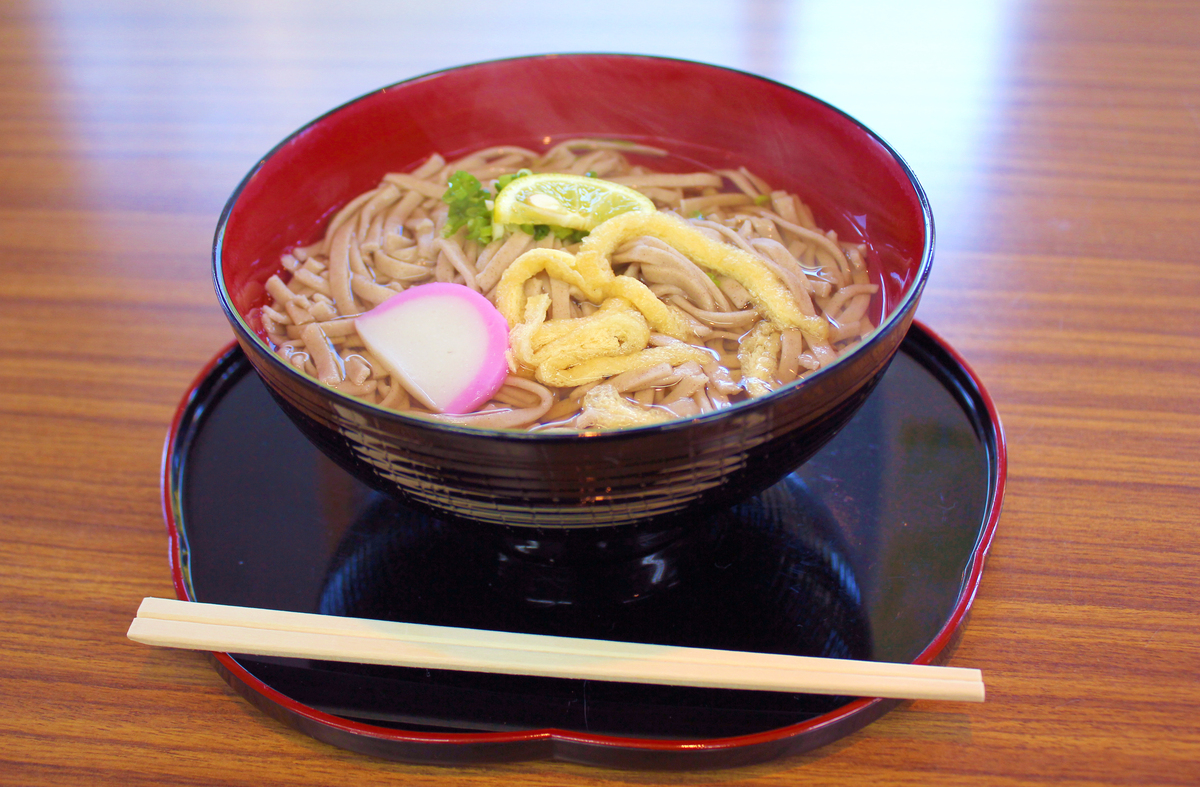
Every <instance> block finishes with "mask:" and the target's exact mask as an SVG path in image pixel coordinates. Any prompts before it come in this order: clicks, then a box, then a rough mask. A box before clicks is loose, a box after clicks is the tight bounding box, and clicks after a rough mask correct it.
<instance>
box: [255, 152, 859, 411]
mask: <svg viewBox="0 0 1200 787" xmlns="http://www.w3.org/2000/svg"><path fill="white" fill-rule="evenodd" d="M625 154H639V155H645V156H662V155H665V153H664V151H661V150H658V149H656V148H649V147H643V146H638V145H631V144H628V143H621V142H612V141H607V140H588V139H581V140H571V141H568V142H563V143H561V144H558V145H556V146H554V147H553V148H551V149H550V150H548V151H547V152H545V153H544V154H539V153H536V152H534V151H531V150H526V149H524V148H517V147H495V148H488V149H486V150H481V151H477V152H475V153H472V154H470V155H468V156H465V157H463V158H461V159H459V160H457V161H452V162H447V161H445V160H444V159H443V158H442V157H441V156H439V155H437V154H434V155H433V156H431V157H430V158H429V159H428V160H427V161H425V162H424V163H423V164H422V165H421V166H419V167H418V168H417V169H416V170H415V171H413V172H410V173H391V174H388V175H386V176H385V177H384V178H383V180H382V182H381V183H380V184H379V186H377V187H376V188H374V189H372V190H370V191H368V192H365V193H363V194H361V195H359V196H358V197H356V198H354V199H353V200H351V201H350V202H349V203H348V204H347V205H346V206H345V207H344V208H342V209H341V210H340V211H338V213H337V214H336V215H335V216H334V218H333V219H332V220H331V221H330V223H329V225H328V227H327V230H326V232H325V236H324V237H323V238H322V239H321V240H320V241H318V242H317V243H315V244H313V245H311V246H307V247H297V248H295V249H293V250H292V252H290V253H288V254H285V255H284V256H283V259H282V263H283V267H284V268H285V269H286V270H287V271H288V273H290V276H288V278H287V280H286V281H285V280H284V279H283V278H281V277H280V276H272V277H271V278H270V279H269V280H268V281H267V283H266V289H267V292H268V294H269V295H270V297H271V302H270V303H269V304H268V305H266V306H264V307H263V308H262V309H261V311H260V319H261V322H262V325H263V328H264V330H265V331H266V334H267V338H268V340H269V341H270V342H271V344H272V345H273V347H274V348H275V350H276V352H277V353H278V354H279V355H280V356H281V357H282V358H283V359H285V360H286V361H288V362H289V363H291V364H292V365H293V366H294V367H295V368H296V369H298V370H300V371H302V372H304V373H305V374H308V375H310V376H312V377H315V378H316V379H318V380H320V381H321V382H323V383H325V384H327V385H330V386H332V387H334V388H336V389H338V390H340V391H342V392H344V393H347V394H350V395H352V396H357V397H360V398H362V399H364V400H365V401H367V402H371V403H373V404H379V405H381V406H383V407H386V408H390V409H394V410H402V411H410V412H416V413H422V414H424V415H426V416H428V417H431V418H435V419H438V420H442V421H445V422H450V423H457V424H465V425H471V426H478V427H483V428H496V429H552V428H553V429H596V428H601V429H604V428H619V427H622V426H632V425H637V424H640V423H651V422H654V421H657V420H663V419H666V418H674V417H686V416H689V415H695V414H698V413H706V412H711V411H713V410H719V409H721V408H724V407H728V406H730V405H731V404H733V403H735V402H737V401H740V400H742V399H745V398H747V397H749V396H757V395H761V394H763V393H767V392H769V391H771V390H774V389H776V388H778V387H780V386H782V385H786V384H787V383H790V382H792V381H794V380H797V379H800V378H803V377H804V376H806V375H808V374H811V373H812V372H813V371H815V370H817V369H820V368H822V367H824V366H826V365H828V364H830V363H833V362H834V361H835V360H837V358H838V356H839V355H840V354H841V353H843V352H844V351H845V350H846V349H847V348H848V347H850V346H851V345H853V344H854V343H856V342H857V341H859V340H860V339H861V338H862V337H863V336H864V335H866V334H867V333H868V332H870V331H871V330H873V329H874V325H873V324H872V323H871V320H870V317H869V304H870V299H871V296H872V295H873V294H874V293H875V292H876V291H877V289H878V287H877V285H873V284H871V283H870V281H869V278H868V275H867V269H866V265H865V262H864V259H863V258H864V254H865V250H864V248H863V247H862V246H860V245H857V244H847V243H840V242H838V240H837V238H836V235H834V233H832V232H825V231H823V230H821V229H820V228H818V227H817V226H816V224H815V222H814V221H813V214H812V211H811V210H810V209H809V208H808V206H806V205H805V204H804V203H803V202H801V201H800V200H799V199H798V198H797V197H796V196H795V195H792V194H789V193H786V192H783V191H775V190H771V189H770V187H769V186H768V185H767V184H766V183H765V182H763V181H762V180H761V179H760V178H758V177H757V176H755V175H753V174H752V173H750V172H749V171H747V170H746V169H745V168H742V169H740V170H721V171H718V172H697V173H682V174H671V173H661V172H657V171H654V170H651V169H648V168H645V167H642V166H636V165H631V164H630V163H629V161H628V160H627V159H626V157H625ZM522 168H525V169H529V170H531V171H533V172H557V173H573V174H584V173H589V172H590V173H594V174H595V176H597V177H600V178H604V179H608V180H612V181H615V182H617V183H622V184H625V185H629V186H631V187H633V188H636V189H638V190H639V191H641V192H642V193H643V194H645V195H646V196H648V197H650V198H651V199H652V200H654V202H655V204H656V206H657V207H658V208H659V210H660V211H665V212H670V213H673V214H676V215H678V216H680V217H684V218H687V220H688V221H689V222H690V224H691V225H692V226H693V227H695V228H696V229H698V230H699V231H700V232H702V233H704V234H705V235H706V236H708V237H709V238H711V239H712V240H715V241H719V242H720V243H724V244H730V245H732V246H734V247H736V248H739V249H741V250H743V251H745V252H748V253H749V254H752V255H754V256H755V257H756V258H757V259H758V260H760V261H761V263H762V265H764V266H765V267H766V269H768V270H769V271H770V272H771V273H772V274H773V276H774V277H775V278H777V279H778V280H779V282H781V283H782V284H783V286H784V287H785V288H786V290H787V292H788V293H790V296H791V297H792V298H793V299H794V301H795V308H798V309H799V310H800V312H802V313H803V314H804V315H808V316H813V315H816V316H818V317H820V318H823V319H824V320H825V321H826V322H827V324H828V327H829V330H828V339H817V338H814V337H812V336H810V335H808V334H807V333H804V332H802V331H801V330H798V329H795V328H787V329H783V330H780V329H779V328H777V327H775V326H773V325H772V323H771V322H770V321H769V320H766V319H764V318H763V316H762V315H761V314H760V308H759V306H758V305H756V303H755V302H754V300H753V299H752V298H751V296H750V294H749V293H748V291H747V289H746V287H744V286H742V284H741V283H739V282H738V281H737V280H735V279H733V278H730V277H728V276H723V275H711V274H710V273H709V272H707V271H705V270H704V269H703V268H701V267H700V266H698V265H697V264H696V263H695V262H693V261H692V260H690V259H688V257H686V256H685V255H684V254H682V253H680V252H679V251H677V250H676V249H675V248H673V247H672V246H671V245H670V244H669V243H665V242H663V241H662V240H659V239H657V238H653V237H641V238H636V239H634V240H632V241H630V242H627V243H624V244H623V245H621V246H620V247H619V248H618V249H616V251H615V253H614V254H613V255H612V257H611V264H612V267H613V270H614V272H616V273H618V274H625V275H629V276H634V277H636V278H638V279H639V280H640V281H641V282H643V283H644V284H645V285H647V286H648V287H649V289H650V291H651V292H652V293H653V294H654V295H656V296H658V298H659V299H660V300H661V301H663V302H664V303H665V304H666V305H667V308H668V310H669V311H670V312H671V313H672V314H677V315H679V316H680V317H682V318H683V320H684V324H686V326H687V328H688V330H689V331H690V332H691V337H690V343H691V344H693V345H695V346H697V347H701V348H704V349H705V351H706V355H705V357H706V358H708V357H711V359H710V360H706V361H705V362H703V363H699V362H697V360H695V359H694V358H688V359H685V360H682V361H681V362H677V363H670V362H656V363H648V364H647V365H645V366H643V367H641V368H635V369H630V370H624V371H621V372H620V373H618V374H615V375H613V376H611V377H608V378H607V379H604V380H596V381H591V382H587V383H585V384H583V385H580V386H576V387H573V388H555V387H551V386H547V385H543V384H542V383H539V382H538V381H537V380H536V379H534V375H533V373H532V371H531V370H530V369H529V368H526V367H524V366H523V365H521V364H518V363H515V362H511V361H510V362H511V365H512V366H513V367H514V368H512V369H511V371H510V374H509V376H508V378H507V379H506V381H505V383H504V385H503V386H502V387H501V389H500V391H499V392H498V393H497V394H496V395H495V396H494V397H493V399H492V401H490V402H488V403H487V404H485V405H484V406H483V407H482V408H480V409H479V410H478V411H477V412H476V413H472V414H467V415H445V414H437V413H429V412H428V411H426V410H424V409H423V408H422V406H421V405H420V404H419V403H418V402H417V401H415V400H414V399H413V397H411V396H409V394H408V392H407V391H405V390H404V388H403V386H401V385H399V384H398V383H397V382H396V381H395V380H393V379H392V376H391V375H390V374H389V373H388V370H387V369H386V368H385V367H384V366H383V365H382V364H381V363H379V361H378V360H377V359H376V358H374V357H373V356H372V355H371V353H370V352H369V351H368V350H367V349H366V348H365V347H364V345H363V342H362V341H361V340H360V339H359V338H358V335H357V333H356V331H355V328H354V321H353V318H354V317H355V316H357V315H359V314H361V313H363V312H366V311H368V310H369V309H371V308H372V307H373V306H375V305H377V304H379V303H382V302H383V301H384V300H385V299H387V298H389V297H390V296H392V295H394V294H395V293H397V292H401V291H403V290H404V289H405V288H407V287H412V286H415V285H418V284H424V283H428V282H434V281H444V282H456V283H459V284H463V285H465V286H467V287H470V288H472V289H474V290H476V291H477V292H481V293H483V294H484V295H485V296H487V297H488V298H489V299H491V300H492V301H493V303H495V302H496V291H497V289H498V286H497V285H498V284H499V282H500V280H501V277H502V276H503V274H504V271H505V270H506V269H508V267H509V266H510V265H512V263H513V262H514V261H515V260H516V259H517V258H518V257H520V256H521V255H522V254H523V253H524V252H526V251H529V250H531V249H537V248H540V249H556V250H564V251H566V252H568V253H575V252H576V251H577V249H578V244H576V245H574V246H564V245H563V242H562V241H560V240H559V239H557V238H556V237H555V236H554V235H553V234H550V235H547V236H546V237H545V238H542V239H540V240H534V238H533V237H531V236H529V235H527V234H525V233H524V232H521V231H520V230H517V231H515V232H513V233H511V234H509V235H507V236H505V237H503V238H500V239H497V240H495V241H493V242H491V243H489V244H487V245H481V244H480V243H478V242H476V241H474V240H467V239H466V237H465V232H466V231H465V229H464V230H460V231H459V232H458V233H457V234H455V235H453V236H451V237H449V238H444V237H442V228H443V227H444V226H445V224H446V220H447V213H448V208H447V206H446V205H445V203H443V202H442V200H441V196H442V194H443V193H444V192H445V189H446V184H447V181H448V179H449V177H450V175H452V174H453V173H454V172H455V171H458V170H465V171H467V172H470V173H471V174H472V175H474V176H475V177H476V178H478V179H479V180H480V181H481V182H483V183H484V184H486V185H487V186H488V187H489V188H492V189H494V186H493V181H494V180H495V179H496V178H498V177H500V176H501V175H504V174H508V173H514V172H516V171H518V170H520V169H522ZM726 183H728V184H732V189H728V188H726ZM539 293H545V294H546V295H547V296H549V300H550V305H549V309H548V314H547V319H548V320H562V319H566V318H580V317H587V316H589V315H593V314H596V313H597V312H598V311H600V304H598V303H592V302H590V301H588V300H587V299H586V297H584V294H583V293H582V292H580V291H579V290H578V289H577V288H575V287H574V286H573V285H569V284H567V283H566V282H563V281H560V280H559V279H557V278H552V277H550V276H548V275H547V274H546V272H544V271H543V272H542V273H540V274H538V275H537V276H535V277H534V278H532V279H530V280H529V281H527V282H526V283H525V296H526V297H533V296H535V295H537V294H539ZM659 308H661V307H659ZM806 319H807V318H806ZM673 344H678V342H677V340H676V339H674V338H672V337H669V336H665V335H662V334H658V333H652V334H651V336H650V340H649V346H650V347H651V348H653V347H659V348H669V347H670V346H671V345H673ZM651 356H653V354H652V353H648V354H647V357H651ZM655 357H662V358H669V357H671V354H670V353H669V352H666V351H664V354H663V355H660V356H655Z"/></svg>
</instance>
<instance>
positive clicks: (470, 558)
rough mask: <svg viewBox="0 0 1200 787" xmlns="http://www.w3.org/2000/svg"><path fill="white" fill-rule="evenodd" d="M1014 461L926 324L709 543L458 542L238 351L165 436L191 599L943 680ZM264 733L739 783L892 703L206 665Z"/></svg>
mask: <svg viewBox="0 0 1200 787" xmlns="http://www.w3.org/2000/svg"><path fill="white" fill-rule="evenodd" d="M1004 479H1005V447H1004V438H1003V433H1002V431H1001V427H1000V422H999V419H998V417H997V415H996V412H995V409H994V407H993V404H992V402H991V399H990V398H989V397H988V395H987V393H986V391H984V389H983V387H982V386H981V385H980V383H979V381H978V379H977V378H975V376H974V375H973V374H972V373H971V371H970V370H969V369H968V368H967V366H966V365H965V363H964V362H963V361H962V359H961V358H960V357H959V356H958V355H957V354H956V353H955V352H954V351H953V350H952V349H951V348H949V346H947V345H946V344H945V343H944V342H943V341H941V340H940V339H938V338H937V337H936V336H934V335H933V334H932V333H931V332H930V331H929V330H928V329H927V328H925V327H924V326H921V325H920V324H914V326H913V328H912V330H911V331H910V332H909V335H908V337H907V338H906V339H905V342H904V345H903V347H902V348H901V352H900V353H899V354H898V355H897V356H896V359H895V361H894V362H893V364H892V366H891V368H890V369H889V370H888V372H887V374H886V376H885V377H884V379H883V380H882V382H881V383H880V384H879V387H878V388H877V390H876V392H875V393H873V394H872V396H871V398H870V400H869V401H868V402H867V404H866V405H865V406H864V407H863V409H862V410H861V411H860V412H859V413H858V414H857V415H856V416H855V418H854V419H853V420H852V421H851V423H850V424H849V425H848V426H847V427H846V428H845V430H843V432H842V433H841V434H839V435H838V437H837V438H835V439H834V441H833V442H832V443H830V444H829V445H828V446H826V447H825V449H823V450H822V451H821V452H820V453H819V454H817V455H816V457H814V458H813V459H811V460H810V461H809V462H807V463H806V464H805V465H804V466H803V467H801V468H800V469H799V470H798V471H796V472H794V473H793V474H791V475H789V476H787V477H786V478H785V479H784V480H783V481H781V482H780V483H779V484H777V485H776V486H774V487H772V488H771V489H769V490H767V491H766V492H764V493H762V494H761V495H758V496H757V497H754V498H752V499H750V500H748V501H746V502H744V503H742V504H739V505H738V506H735V507H733V508H731V509H728V510H724V511H716V512H713V513H712V514H711V516H709V517H708V518H706V519H704V520H697V521H691V522H686V523H677V524H675V525H672V526H666V527H664V526H656V527H655V529H653V530H643V529H639V528H637V527H621V528H605V529H599V530H583V531H578V530H570V531H554V530H550V529H537V530H534V529H529V528H501V527H497V526H494V525H488V526H482V525H472V524H470V523H462V522H454V523H450V522H443V521H439V520H436V519H433V518H431V517H429V516H427V515H425V514H423V513H419V512H417V511H414V510H410V509H408V508H406V507H404V506H403V505H401V504H399V503H396V502H394V501H392V500H390V499H388V498H385V497H383V496H380V495H379V494H377V493H375V492H372V491H370V490H368V489H367V488H366V487H364V486H363V485H361V484H360V483H358V482H357V481H355V480H353V479H352V478H351V477H350V476H348V475H347V474H346V473H345V472H343V471H342V470H340V469H339V468H337V467H336V466H335V465H334V464H333V463H332V462H330V461H329V460H327V459H325V457H324V456H323V455H322V454H321V453H320V452H318V451H317V450H316V449H315V448H314V447H312V445H311V444H309V443H308V442H307V440H306V439H305V438H304V437H303V436H302V435H301V434H300V433H299V432H298V431H297V430H296V429H295V427H293V426H292V424H291V423H290V422H289V421H288V420H287V419H286V417H285V416H284V415H283V414H282V412H280V411H279V409H278V407H277V406H276V405H275V403H274V402H273V401H272V400H271V398H270V396H269V395H268V393H267V391H266V389H265V388H264V387H263V386H262V384H261V383H260V382H259V381H258V379H257V377H256V376H255V375H254V374H253V371H252V370H251V368H250V365H249V363H248V362H247V361H246V359H245V357H244V356H243V355H242V353H241V351H240V350H238V349H237V348H236V347H231V348H229V349H227V350H226V351H224V352H223V353H222V354H221V355H219V356H218V357H217V358H215V359H214V360H213V361H212V362H211V363H210V364H209V366H208V367H207V368H206V369H205V370H204V371H203V372H202V373H201V375H200V376H199V377H198V378H197V380H196V383H195V384H194V385H193V387H192V388H191V389H190V390H189V392H188V394H187V396H186V397H185V399H184V401H183V403H182V404H181V405H180V408H179V411H178V413H177V415H176V418H175V422H174V424H173V426H172V428H171V431H170V433H169V435H168V438H167V445H166V452H165V457H164V472H163V492H164V507H165V514H166V520H167V527H168V530H169V533H170V539H171V543H170V557H171V563H172V567H173V571H174V578H175V586H176V592H177V593H178V595H179V597H180V598H186V599H191V600H196V601H204V602H211V603H218V604H234V605H242V606H256V607H266V608H274V609H283V610H295V611H302V612H321V613H326V614H337V615H351V616H356V617H369V618H382V619H391V620H404V621H410V622H416V623H431V624H438V625H449V626H464V627H471V628H492V629H501V630H509V631H526V632H531V633H540V634H555V635H562V636H580V637H589V638H599V639H616V640H627V641H641V642H654V643H661V644H671V645H688V646H695V647H714V648H722V649H730V650H749V651H764V652H777V653H792V654H797V655H815V656H830V657H846V658H858V659H874V660H879V661H896V662H914V663H925V664H928V663H941V662H944V661H945V660H946V658H948V656H949V652H950V650H951V648H952V645H953V643H954V642H955V641H956V639H957V637H958V635H960V634H961V630H962V627H963V625H964V623H965V619H966V614H967V611H968V609H969V607H970V604H971V601H972V599H973V598H974V595H975V592H976V590H977V588H978V584H979V580H980V576H981V572H982V569H983V562H984V557H985V555H986V553H987V549H988V546H989V545H990V543H991V539H992V536H993V533H994V530H995V526H996V521H997V519H998V517H999V513H1000V504H1001V498H1002V496H1003V490H1004ZM213 661H214V664H215V666H216V668H217V670H218V672H220V674H221V675H222V676H223V677H224V678H225V679H226V680H227V681H228V682H229V683H230V685H231V686H233V687H234V688H235V689H236V690H237V691H238V692H239V693H241V694H242V695H243V696H245V697H246V698H247V699H249V700H250V701H251V702H252V703H254V704H255V705H256V706H258V707H259V708H261V709H262V710H263V711H265V712H266V713H268V714H270V715H271V716H273V717H275V718H278V719H280V720H281V721H283V722H285V723H287V724H290V725H292V726H294V727H296V728H298V729H300V730H302V731H303V732H305V733H308V734H310V735H312V736H313V737H315V738H318V739H320V740H323V741H326V742H328V743H332V744H334V745H336V746H341V747H344V748H347V749H351V750H354V751H358V752H363V753H366V754H371V755H375V756H380V757H386V758H390V759H397V760H404V761H410V762H435V763H471V762H495V761H506V760H516V759H530V758H554V759H561V760H569V761H574V762H584V763H591V764H598V765H608V766H617V767H650V768H671V767H675V768H704V767H719V766H729V765H738V764H744V763H748V762H754V761H759V760H763V759H767V758H770V757H775V756H779V755H781V754H785V753H795V752H800V751H805V750H809V749H812V748H815V747H818V746H821V745H824V744H826V743H828V742H830V741H832V740H835V739H837V738H839V737H842V736H844V735H846V734H849V733H850V732H853V731H855V730H857V729H859V728H861V727H862V726H864V725H866V724H868V723H870V722H871V721H873V720H874V719H876V718H878V717H879V716H881V715H882V714H883V713H885V712H886V711H887V710H889V709H891V708H892V707H895V705H896V704H897V701H894V700H880V699H870V698H850V697H824V696H817V695H805V694H781V693H774V692H749V691H733V690H719V689H696V688H686V687H667V686H645V685H634V684H619V683H605V682H596V681H582V680H580V681H574V680H562V679H550V678H535V677H521V676H511V675H488V674H473V673H459V672H450V671H438V670H423V669H405V668H398V667H379V666H370V665H350V664H335V663H330V662H319V661H308V660H300V659H276V658H265V657H252V656H244V655H236V654H225V653H216V654H213Z"/></svg>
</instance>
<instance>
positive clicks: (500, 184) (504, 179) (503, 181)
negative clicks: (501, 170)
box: [496, 169, 533, 195]
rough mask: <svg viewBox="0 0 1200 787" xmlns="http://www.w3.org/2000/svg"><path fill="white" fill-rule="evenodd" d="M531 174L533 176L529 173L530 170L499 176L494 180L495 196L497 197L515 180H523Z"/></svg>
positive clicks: (520, 170)
mask: <svg viewBox="0 0 1200 787" xmlns="http://www.w3.org/2000/svg"><path fill="white" fill-rule="evenodd" d="M532 174H533V172H531V171H530V170H527V169H519V170H517V171H516V172H513V173H512V174H509V175H501V176H500V177H499V178H498V179H497V180H496V194H497V195H498V194H499V193H500V192H502V191H504V187H505V186H507V185H508V184H509V183H512V182H513V181H514V180H516V179H517V178H523V177H525V176H526V175H532Z"/></svg>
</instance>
